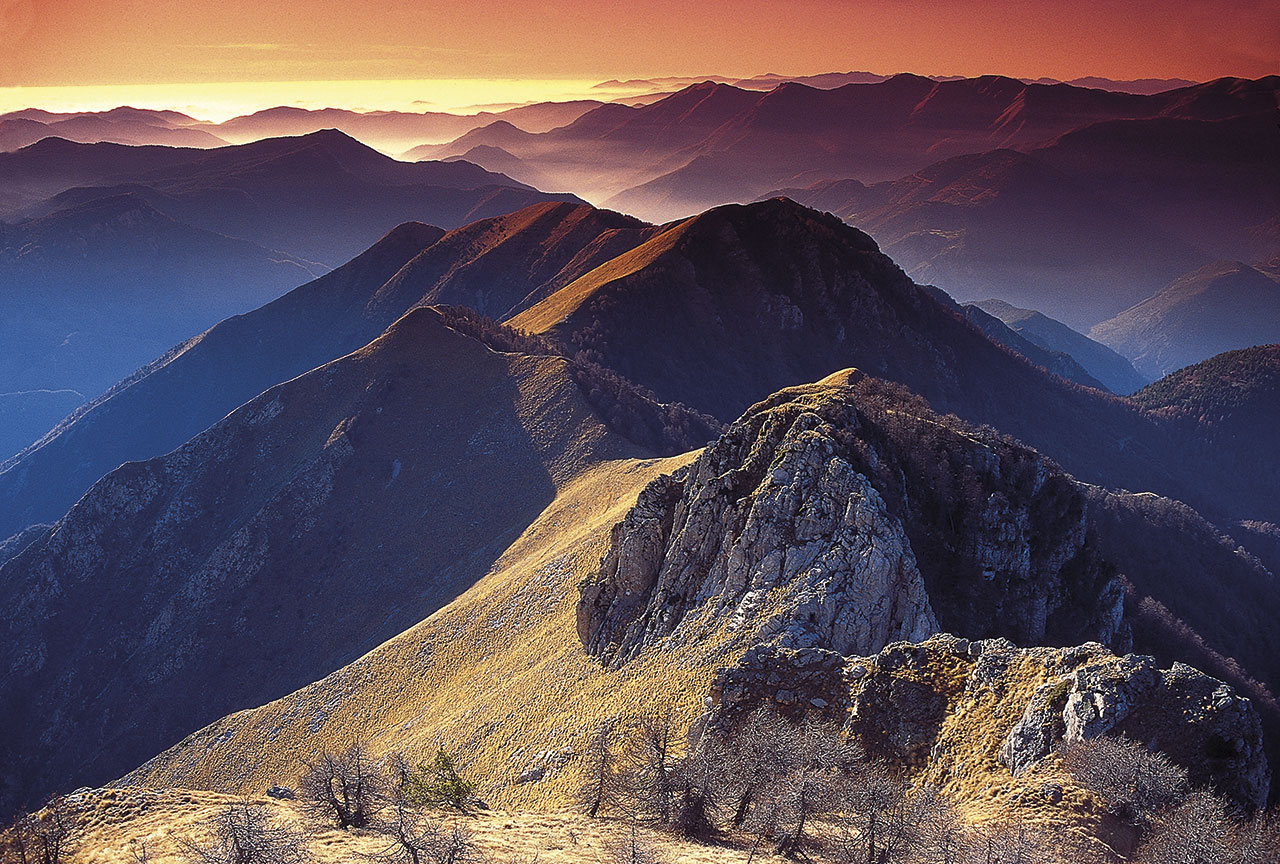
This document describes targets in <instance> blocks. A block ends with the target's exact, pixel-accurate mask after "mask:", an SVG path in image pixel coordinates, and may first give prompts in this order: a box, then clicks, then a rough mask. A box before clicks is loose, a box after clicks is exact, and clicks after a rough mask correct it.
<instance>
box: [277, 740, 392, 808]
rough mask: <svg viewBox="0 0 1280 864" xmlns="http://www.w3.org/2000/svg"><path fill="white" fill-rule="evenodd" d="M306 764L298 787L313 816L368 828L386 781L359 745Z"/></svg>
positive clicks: (326, 753) (323, 753) (321, 755)
mask: <svg viewBox="0 0 1280 864" xmlns="http://www.w3.org/2000/svg"><path fill="white" fill-rule="evenodd" d="M306 766H307V767H306V770H305V771H304V772H303V774H302V777H301V778H300V779H299V781H298V788H299V791H300V792H301V793H302V799H303V802H304V804H306V805H307V807H308V809H309V810H310V811H311V812H312V813H313V814H314V815H316V816H317V817H319V818H322V819H325V820H329V821H332V822H334V823H335V824H336V825H337V826H338V827H339V828H343V829H349V828H365V827H368V825H369V821H370V820H371V819H372V818H373V816H374V815H375V814H376V813H377V810H378V808H379V806H380V800H381V797H382V795H383V793H384V791H385V789H386V783H385V781H384V779H383V777H382V776H381V774H379V772H378V769H377V766H375V765H374V764H373V761H372V760H371V759H370V758H369V757H368V755H367V754H366V753H365V752H364V749H363V748H362V747H361V746H360V745H359V744H352V745H351V746H350V747H348V748H347V749H346V750H344V751H343V752H341V753H330V752H329V751H327V750H326V751H324V752H322V753H321V754H320V756H319V757H318V758H317V759H316V760H315V761H314V762H308V763H306Z"/></svg>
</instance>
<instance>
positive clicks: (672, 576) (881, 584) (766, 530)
mask: <svg viewBox="0 0 1280 864" xmlns="http://www.w3.org/2000/svg"><path fill="white" fill-rule="evenodd" d="M859 375H860V373H857V372H849V373H841V375H840V376H833V378H834V379H835V381H833V380H828V381H827V382H823V383H820V384H816V385H811V386H808V387H796V388H791V389H789V390H784V391H782V392H781V393H778V394H775V395H774V396H773V397H770V399H768V400H766V401H765V402H762V403H760V404H758V405H756V406H754V407H753V408H752V409H751V410H750V411H748V412H747V414H745V415H744V416H743V417H742V418H741V419H740V420H738V421H737V422H736V423H734V424H733V425H732V426H730V427H729V428H728V430H726V432H725V433H724V434H723V435H721V437H720V438H719V439H718V440H717V441H715V442H713V443H712V444H711V445H709V446H708V447H707V449H706V450H705V451H704V452H703V453H702V454H701V455H700V456H699V457H698V458H697V459H696V460H695V461H694V462H692V463H691V464H690V465H688V466H686V468H684V469H682V470H681V471H680V472H678V473H676V474H674V475H672V476H666V477H662V478H659V479H658V480H655V481H654V482H653V483H652V484H650V486H649V487H648V488H646V489H645V490H644V491H643V492H642V493H641V495H640V496H639V498H638V499H637V501H636V504H635V506H634V507H633V508H632V510H631V511H630V512H629V513H628V514H627V515H626V517H625V518H624V519H623V521H622V522H621V523H619V524H618V525H617V526H615V528H614V531H613V535H612V540H611V544H610V548H609V551H608V553H607V554H606V556H605V558H604V560H603V562H602V563H601V567H600V571H599V573H598V574H597V575H596V576H594V577H593V578H590V579H588V580H586V581H585V582H584V583H583V584H582V585H581V586H580V602H579V606H578V618H577V627H578V635H579V638H580V639H581V641H582V643H583V644H584V645H585V646H586V647H587V649H588V650H589V651H590V652H591V653H593V654H595V655H597V656H599V657H601V658H603V659H605V660H606V661H608V662H612V663H615V664H618V663H624V662H626V661H627V660H629V659H631V658H633V657H635V656H636V655H637V654H638V653H639V652H640V651H642V650H644V649H645V648H646V647H649V646H654V645H657V644H659V643H661V642H662V641H663V640H664V639H667V638H669V637H671V636H672V635H673V634H675V633H676V632H677V631H679V630H680V628H681V627H682V626H684V625H685V622H686V620H687V619H688V618H689V617H690V616H689V613H691V612H692V611H693V610H698V611H699V612H706V613H711V615H712V616H713V620H714V621H716V622H719V626H722V627H724V628H725V629H726V630H729V631H732V632H736V633H739V634H741V636H742V637H743V640H744V641H746V642H747V643H748V644H752V643H755V642H762V641H772V642H775V643H777V644H779V645H782V646H785V647H788V648H794V649H803V648H822V649H829V650H833V651H836V652H839V653H841V654H847V655H857V654H870V653H874V652H876V651H878V650H880V649H881V648H882V647H884V646H885V645H887V644H889V643H891V642H893V641H896V640H919V639H923V638H925V637H927V636H928V635H930V634H931V633H934V632H936V631H937V630H939V629H940V625H941V626H958V627H961V628H962V629H969V630H972V631H978V632H990V631H991V629H992V628H993V627H994V628H997V629H998V631H1000V632H1001V633H1002V635H1007V636H1010V637H1013V638H1016V639H1019V640H1020V641H1025V642H1035V643H1039V642H1044V641H1045V640H1047V639H1050V638H1052V637H1054V635H1055V634H1058V633H1064V634H1065V633H1070V634H1071V637H1072V638H1073V639H1074V638H1075V637H1076V636H1077V635H1078V634H1081V633H1083V634H1085V635H1086V636H1088V637H1092V638H1097V639H1100V640H1103V641H1108V642H1109V641H1111V640H1113V639H1115V638H1116V637H1117V636H1118V634H1120V632H1121V631H1122V630H1123V629H1124V627H1125V625H1124V623H1123V622H1122V621H1121V620H1120V618H1119V617H1118V613H1117V610H1118V609H1120V608H1121V607H1120V606H1119V605H1118V603H1119V601H1120V600H1121V599H1122V592H1121V591H1120V589H1119V583H1118V582H1117V581H1116V580H1115V579H1114V578H1113V576H1112V575H1111V573H1110V571H1109V570H1108V568H1106V567H1105V565H1104V564H1103V563H1102V562H1101V561H1099V560H1098V559H1096V557H1095V553H1094V552H1093V551H1092V547H1091V545H1090V544H1089V543H1088V542H1087V539H1088V537H1087V535H1088V519H1087V511H1086V507H1085V503H1084V498H1083V496H1082V495H1081V494H1080V492H1079V490H1078V489H1077V488H1076V487H1075V485H1074V482H1073V481H1072V480H1071V479H1070V478H1069V477H1067V476H1066V475H1064V474H1062V473H1061V472H1060V471H1059V470H1058V469H1057V468H1056V467H1054V466H1052V465H1051V464H1050V463H1048V462H1046V461H1045V460H1043V459H1042V458H1041V457H1039V456H1038V455H1037V454H1035V453H1034V452H1033V451H1029V450H1026V449H1025V448H1022V447H1020V446H1018V445H1016V444H1014V443H1012V442H1010V441H1008V440H1006V439H1001V438H996V437H990V436H988V437H985V438H984V437H982V436H983V434H984V433H980V432H979V431H978V430H971V429H967V428H964V427H962V426H960V425H959V423H958V421H950V420H947V421H944V420H942V419H941V418H934V417H932V416H929V413H928V409H927V407H925V406H923V405H920V406H917V405H914V404H911V405H905V406H903V407H902V408H900V409H894V410H892V411H890V410H886V409H884V408H883V402H882V401H878V400H883V399H884V396H883V394H880V393H878V392H876V391H875V387H876V386H883V385H873V384H868V383H866V380H864V379H862V378H859V377H858V376H859ZM840 380H844V381H846V382H855V383H844V384H841V383H838V382H839V381H840ZM895 398H897V399H899V400H900V399H902V398H903V397H902V396H901V395H900V394H898V395H896V396H895ZM895 404H896V403H895ZM868 406H872V407H868ZM922 441H930V442H933V441H936V442H937V443H936V444H934V443H930V444H922V443H921V442H922ZM935 451H937V452H945V457H943V464H942V467H939V464H938V458H939V457H938V455H937V452H935ZM955 478H959V479H955ZM926 514H928V515H926ZM921 548H924V549H927V550H928V552H929V556H928V558H926V559H925V560H924V561H919V560H918V559H917V552H918V550H919V549H921ZM971 650H973V649H972V646H970V644H969V643H968V642H967V641H965V640H957V651H959V652H960V653H965V652H968V651H971Z"/></svg>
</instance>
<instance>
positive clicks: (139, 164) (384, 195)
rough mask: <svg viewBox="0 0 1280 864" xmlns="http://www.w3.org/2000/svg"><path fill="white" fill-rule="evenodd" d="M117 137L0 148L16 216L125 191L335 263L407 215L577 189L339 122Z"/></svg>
mask: <svg viewBox="0 0 1280 864" xmlns="http://www.w3.org/2000/svg"><path fill="white" fill-rule="evenodd" d="M115 146H116V145H110V144H96V145H70V144H66V143H65V142H64V143H63V144H55V143H52V142H41V143H40V144H37V145H34V146H33V147H31V148H27V149H24V150H20V151H18V152H16V153H12V154H8V155H7V157H6V156H4V155H0V178H4V177H5V176H6V175H8V176H12V177H13V178H14V182H13V186H12V187H11V188H12V189H14V190H15V191H16V192H24V193H26V195H25V196H24V197H25V198H26V199H27V200H26V202H25V203H24V206H23V207H21V208H20V209H17V210H16V211H15V215H21V214H27V215H31V214H36V215H39V214H43V213H47V212H51V211H53V210H56V209H60V208H62V207H66V206H69V205H73V204H78V203H81V202H84V201H87V200H90V199H92V198H95V197H104V196H112V195H117V194H120V193H121V192H129V193H131V194H135V195H139V196H141V197H143V198H144V199H145V200H147V202H148V203H150V204H151V205H152V206H153V207H155V208H156V209H157V210H160V211H161V212H163V213H165V214H167V215H169V216H171V217H173V218H175V219H178V220H180V221H183V222H186V223H188V224H191V225H195V226H198V227H201V228H205V229H208V230H210V231H217V232H219V233H222V234H227V235H229V236H232V237H242V238H252V239H253V240H254V242H257V243H261V244H264V245H268V246H270V247H272V248H276V249H280V250H282V251H284V252H287V253H290V254H292V255H297V256H299V257H301V258H305V259H307V260H310V261H318V262H321V263H323V264H325V265H327V266H330V267H334V266H337V265H338V264H341V263H342V262H343V261H345V260H347V259H348V258H350V257H351V256H353V255H356V254H358V253H359V252H360V250H362V249H364V248H365V247H367V246H368V245H369V244H371V243H373V242H374V241H375V240H376V239H377V238H378V237H379V236H381V235H382V234H384V233H385V232H386V231H388V230H390V229H391V228H392V227H394V226H395V225H397V224H399V223H401V222H404V221H406V220H419V221H425V222H430V223H432V224H440V225H443V226H445V227H455V226H457V225H461V224H465V223H467V222H470V221H473V220H475V219H478V218H482V217H484V216H490V215H495V214H498V213H506V212H510V211H512V210H518V209H520V208H521V207H523V206H526V205H528V204H531V203H533V202H535V201H544V200H548V199H553V200H576V199H574V198H573V196H572V195H547V194H543V193H541V192H538V191H537V190H536V189H533V188H531V187H529V186H525V185H524V184H522V183H517V182H516V181H514V180H512V179H510V178H509V177H505V176H503V175H501V174H495V173H492V172H489V171H485V170H484V169H483V168H480V167H479V166H476V165H472V164H470V163H467V162H447V163H446V162H415V163H406V162H399V161H396V160H395V159H392V158H390V157H388V156H384V155H382V154H381V153H378V152H377V151H376V150H373V149H372V148H370V147H368V146H366V145H364V144H361V143H360V142H359V141H356V140H355V139H354V138H351V137H350V136H347V135H345V134H343V133H341V132H338V131H335V130H326V131H322V132H316V133H312V134H310V135H303V136H300V137H296V138H272V139H266V140H263V141H256V142H254V143H252V144H243V145H239V146H235V147H220V148H216V149H212V150H204V151H198V150H170V149H169V148H124V150H123V151H121V150H113V149H109V148H113V147H115ZM99 148H108V149H106V150H105V152H99ZM49 156H52V158H48V157H49ZM33 198H34V199H38V203H32V201H31V199H33ZM0 215H3V210H0Z"/></svg>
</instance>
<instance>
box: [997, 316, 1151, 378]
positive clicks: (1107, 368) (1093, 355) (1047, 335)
mask: <svg viewBox="0 0 1280 864" xmlns="http://www.w3.org/2000/svg"><path fill="white" fill-rule="evenodd" d="M973 305H974V306H977V307H978V308H979V309H981V310H982V311H984V312H986V313H988V314H991V315H994V316H996V317H997V318H999V319H1000V320H1001V321H1003V322H1004V323H1005V324H1007V325H1009V327H1011V328H1013V329H1014V330H1015V331H1017V332H1018V333H1019V334H1020V335H1021V336H1023V337H1024V338H1026V339H1029V340H1031V341H1032V342H1034V343H1035V344H1036V345H1039V346H1040V347H1041V348H1043V349H1045V350H1046V351H1060V352H1062V353H1064V354H1067V355H1069V356H1070V357H1071V358H1072V359H1074V360H1075V361H1076V362H1077V363H1079V364H1080V365H1081V366H1083V367H1084V368H1085V369H1086V370H1087V371H1088V372H1089V373H1090V374H1092V375H1094V376H1096V377H1097V379H1098V380H1099V381H1101V382H1102V383H1103V384H1104V385H1105V386H1106V388H1107V389H1108V390H1110V391H1111V392H1112V393H1119V394H1121V395H1126V394H1129V393H1132V392H1134V391H1135V390H1139V389H1141V388H1142V387H1144V386H1145V385H1147V384H1149V383H1151V382H1150V381H1148V380H1147V379H1146V378H1144V377H1143V376H1142V375H1141V374H1139V372H1138V370H1136V369H1134V368H1133V366H1132V365H1130V363H1129V361H1128V360H1126V359H1124V358H1123V357H1121V356H1120V355H1119V354H1117V353H1116V352H1114V351H1112V350H1111V349H1110V348H1108V347H1106V346H1105V345H1103V344H1101V343H1099V342H1095V341H1093V340H1092V339H1090V338H1089V337H1088V336H1085V335H1083V334H1082V333H1077V332H1076V331H1075V330H1072V329H1071V328H1070V327H1068V326H1067V325H1065V324H1063V323H1061V322H1059V321H1055V320H1053V319H1052V318H1050V317H1048V316H1047V315H1043V314H1041V313H1040V312H1037V311H1035V310H1034V309H1019V308H1017V307H1016V306H1011V305H1010V304H1008V303H1005V302H1004V301H1003V300H981V301H979V302H977V303H974V304H973Z"/></svg>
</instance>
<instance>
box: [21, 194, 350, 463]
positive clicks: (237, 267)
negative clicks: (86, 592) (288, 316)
mask: <svg viewBox="0 0 1280 864" xmlns="http://www.w3.org/2000/svg"><path fill="white" fill-rule="evenodd" d="M324 270H325V268H324V267H322V266H320V265H317V264H314V263H311V262H307V261H304V260H302V259H299V258H295V257H292V256H290V255H287V254H284V253H281V252H279V251H275V250H269V249H265V248H263V247H261V246H258V245H255V244H253V243H250V242H248V241H245V240H238V239H233V238H231V237H227V236H225V235H222V234H217V233H214V232H211V231H207V230H205V229H203V228H195V227H192V226H191V225H188V224H184V223H182V222H178V221H176V220H174V219H172V218H170V217H169V216H166V215H164V214H163V213H160V212H159V211H157V210H156V209H155V208H154V207H152V206H151V205H150V204H148V203H147V202H146V201H145V200H144V199H143V198H142V197H141V196H138V195H129V194H120V195H112V196H108V197H103V198H98V199H95V200H91V201H87V202H85V203H83V204H79V205H76V206H71V207H67V208H65V209H61V210H57V211H55V212H54V213H52V214H50V215H48V216H44V217H41V218H38V219H33V220H30V221H27V222H22V223H19V224H16V225H4V224H3V223H0V346H3V347H2V348H0V392H5V393H11V392H15V391H32V390H75V391H78V392H79V393H81V394H83V396H85V397H92V396H95V395H97V394H98V393H100V392H101V391H103V390H105V389H106V388H107V387H109V386H111V385H112V384H113V383H115V382H116V381H118V380H119V379H121V378H123V377H125V376H127V375H129V374H131V373H132V372H133V371H134V370H135V369H137V368H138V367H139V366H141V365H143V364H145V363H147V362H149V361H150V360H151V359H153V358H154V357H155V356H156V355H158V354H160V353H163V352H164V351H165V350H166V349H167V348H168V347H169V346H171V345H173V344H174V343H175V342H179V341H181V340H183V339H186V338H189V337H191V336H194V335H195V334H197V333H199V332H200V331H202V330H204V329H205V328H207V327H210V326H212V325H213V324H216V323H217V322H218V321H221V320H222V319H223V318H226V317H228V316H231V315H235V314H237V313H240V312H247V311H249V310H250V309H254V308H256V307H258V306H261V305H262V304H263V303H265V302H267V301H269V300H273V299H274V298H276V297H278V296H279V295H280V294H283V293H284V292H285V291H287V290H289V289H290V288H292V287H294V286H295V285H298V284H300V283H302V282H307V281H310V280H311V279H313V278H314V277H315V276H317V275H319V274H320V273H323V272H324ZM63 413H64V414H65V413H67V412H66V411H64V412H63ZM59 416H61V415H59ZM53 419H55V420H56V419H58V418H56V417H55V418H53ZM47 429H48V427H47V426H46V427H45V429H41V430H39V432H40V433H43V432H44V431H46V430H47ZM35 437H39V436H38V435H36V436H32V437H31V438H28V439H27V440H26V441H23V442H21V444H20V445H19V447H21V446H23V445H25V444H29V443H31V441H33V440H34V439H35ZM11 453H12V451H10V454H6V455H11Z"/></svg>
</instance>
